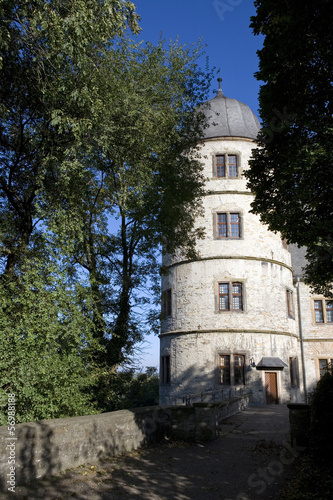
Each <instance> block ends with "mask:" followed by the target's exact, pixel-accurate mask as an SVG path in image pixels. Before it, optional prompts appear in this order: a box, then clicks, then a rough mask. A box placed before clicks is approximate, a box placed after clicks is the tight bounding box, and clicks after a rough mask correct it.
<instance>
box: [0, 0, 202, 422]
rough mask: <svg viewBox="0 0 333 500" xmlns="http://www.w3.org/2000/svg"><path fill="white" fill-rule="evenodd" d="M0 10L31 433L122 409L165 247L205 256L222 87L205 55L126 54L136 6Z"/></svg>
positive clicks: (8, 277) (1, 143)
mask: <svg viewBox="0 0 333 500" xmlns="http://www.w3.org/2000/svg"><path fill="white" fill-rule="evenodd" d="M0 8H1V9H2V10H1V14H2V18H1V21H0V57H1V61H2V67H1V73H2V78H1V83H0V99H1V101H0V102H1V105H0V129H1V133H0V151H1V152H0V201H1V205H0V211H1V214H0V215H1V218H0V259H1V271H2V275H1V276H0V295H1V297H2V298H3V305H2V309H1V310H0V321H1V322H2V325H3V328H2V330H1V331H0V335H1V339H2V340H3V343H2V346H1V350H0V370H1V372H2V374H5V376H4V378H3V380H4V382H3V385H2V390H3V391H5V392H15V393H16V392H17V393H19V394H20V395H21V396H20V398H21V399H20V401H21V403H20V404H21V406H20V409H19V418H20V419H21V420H24V419H35V418H50V417H57V416H65V415H76V414H78V413H85V412H91V411H95V410H105V409H111V408H115V407H116V406H115V402H112V401H116V400H117V394H119V393H120V392H123V393H124V391H126V387H127V385H126V380H122V376H120V375H119V373H118V372H117V367H118V365H119V364H120V363H122V362H124V361H125V360H127V359H128V357H129V356H130V355H133V352H134V346H135V344H136V342H138V341H139V340H140V339H142V337H143V335H144V333H145V331H146V330H147V328H148V324H149V328H152V326H151V319H152V318H153V316H154V315H153V314H151V313H150V312H149V311H148V312H147V314H146V313H145V312H144V309H145V307H148V305H149V304H148V303H149V301H150V300H152V302H154V300H157V299H156V297H157V295H156V293H155V295H154V292H156V289H157V288H156V279H157V277H158V272H159V252H160V250H161V246H162V245H164V248H165V249H166V250H167V251H168V252H170V253H172V252H174V251H176V249H177V248H180V247H181V248H183V251H185V252H187V254H188V255H191V256H192V257H193V255H194V242H195V239H196V237H197V236H198V235H200V230H197V229H195V228H194V225H193V221H194V218H195V215H196V213H197V211H198V210H199V209H200V203H199V199H200V195H201V194H202V189H203V181H204V180H203V177H202V175H201V165H200V163H199V161H198V158H197V157H196V156H197V155H196V147H197V143H198V140H199V138H200V136H201V131H202V127H203V126H204V123H203V121H202V120H203V117H202V116H201V115H200V114H199V113H197V112H196V104H197V103H198V102H200V101H202V100H204V98H205V97H206V96H205V93H206V91H207V90H208V88H209V83H210V74H209V73H208V72H207V71H206V72H202V71H201V70H200V69H199V68H198V66H197V65H196V62H195V61H196V58H197V57H198V55H199V54H200V53H201V48H200V46H199V47H192V48H186V47H182V46H180V45H179V44H178V43H173V44H171V45H170V47H169V48H168V49H165V48H164V45H163V42H162V41H161V42H160V43H159V44H158V45H157V46H156V47H154V46H152V45H151V44H146V45H144V46H140V45H139V46H138V45H135V44H134V43H133V42H131V41H129V40H128V39H126V38H125V37H122V36H119V37H118V38H117V41H115V39H114V37H115V36H118V35H122V33H123V32H124V30H125V28H126V26H129V27H130V28H131V29H132V30H133V31H134V32H135V31H137V29H138V28H137V23H136V20H137V19H136V15H135V12H134V6H133V5H132V4H131V3H130V2H123V1H120V0H119V1H117V0H108V1H104V2H96V1H86V0H85V1H83V0H82V1H81V0H79V1H76V2H74V1H73V0H68V1H65V2H64V1H62V2H60V1H59V2H57V1H50V2H44V1H38V0H36V1H34V2H32V1H23V2H22V3H20V5H18V3H17V2H13V1H12V2H11V1H6V2H3V3H2V4H1V7H0ZM126 23H127V24H126ZM25 296H26V297H27V300H26V302H25V299H24V297H25ZM149 296H151V297H152V299H150V298H149ZM29 308H31V314H29V313H28V311H29ZM143 312H144V313H143ZM138 313H139V314H138ZM140 314H141V318H140ZM155 316H156V315H155ZM9 354H11V357H10V356H9ZM18 367H19V368H18ZM59 381H61V386H62V389H63V391H64V392H66V394H65V395H64V396H63V397H62V398H61V396H60V385H59ZM119 381H120V382H122V384H120V386H121V385H122V390H120V391H118V389H117V390H114V387H115V386H117V387H118V386H119ZM117 391H118V392H117Z"/></svg>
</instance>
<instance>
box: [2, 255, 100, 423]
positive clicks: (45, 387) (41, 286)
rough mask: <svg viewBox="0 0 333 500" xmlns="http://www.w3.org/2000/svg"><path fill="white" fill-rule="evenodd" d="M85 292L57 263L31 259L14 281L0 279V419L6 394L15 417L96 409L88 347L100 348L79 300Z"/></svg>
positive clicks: (25, 418) (82, 300)
mask: <svg viewBox="0 0 333 500" xmlns="http://www.w3.org/2000/svg"><path fill="white" fill-rule="evenodd" d="M88 301H89V294H88V293H87V291H86V290H84V289H83V288H82V287H80V286H78V285H75V284H71V283H69V282H68V280H67V279H66V275H65V273H61V272H59V265H58V264H57V263H55V262H53V263H52V262H50V261H49V262H48V264H47V265H46V264H45V262H37V261H35V262H33V263H32V262H31V261H29V263H27V265H25V266H22V274H21V275H20V276H18V277H17V281H16V282H13V281H10V280H9V279H7V277H6V276H3V277H2V278H1V280H0V379H1V392H0V396H1V397H0V400H1V404H2V407H1V412H0V421H1V424H2V425H4V424H5V423H6V422H7V418H6V403H7V401H6V394H8V393H14V394H15V395H16V411H17V414H16V418H17V422H26V421H32V420H38V419H46V418H58V417H65V416H75V415H82V414H87V413H94V412H95V411H96V410H95V408H94V405H92V404H91V401H90V400H91V396H90V394H89V389H91V387H92V382H93V381H92V377H91V372H92V369H91V366H90V365H91V352H92V351H94V350H95V349H98V346H96V343H95V341H94V339H93V337H92V333H91V332H92V331H93V329H92V322H91V321H89V318H87V317H86V315H85V314H84V310H83V308H82V304H83V303H86V304H87V302H88Z"/></svg>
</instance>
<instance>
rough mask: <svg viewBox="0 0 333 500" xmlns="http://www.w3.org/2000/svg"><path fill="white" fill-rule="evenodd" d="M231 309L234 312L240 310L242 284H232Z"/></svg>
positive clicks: (241, 306) (241, 307)
mask: <svg viewBox="0 0 333 500" xmlns="http://www.w3.org/2000/svg"><path fill="white" fill-rule="evenodd" d="M232 308H233V309H235V310H242V309H243V305H242V284H241V283H233V284H232Z"/></svg>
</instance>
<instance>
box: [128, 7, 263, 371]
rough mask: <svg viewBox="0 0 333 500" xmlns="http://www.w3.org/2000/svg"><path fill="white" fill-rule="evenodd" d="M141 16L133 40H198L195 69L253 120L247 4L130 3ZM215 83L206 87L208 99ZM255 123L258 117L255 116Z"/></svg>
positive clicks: (253, 53)
mask: <svg viewBox="0 0 333 500" xmlns="http://www.w3.org/2000/svg"><path fill="white" fill-rule="evenodd" d="M133 2H134V4H135V5H136V10H137V13H138V14H139V15H140V16H141V21H140V26H141V28H142V32H141V33H140V35H139V36H138V37H137V38H138V39H139V40H144V41H149V42H151V43H157V41H158V39H159V36H160V33H162V35H163V38H165V39H166V41H167V42H168V41H169V40H170V39H172V40H175V39H176V38H177V36H178V37H179V41H180V42H181V43H182V44H189V45H191V44H192V43H193V42H197V41H198V40H199V39H200V38H202V42H203V44H205V45H206V49H205V56H204V57H202V58H201V59H200V60H199V61H198V64H200V65H201V66H202V67H205V63H206V57H208V58H209V66H210V68H213V67H216V71H217V70H218V69H219V68H221V77H222V78H223V82H222V89H223V92H224V94H225V95H226V96H227V97H232V98H234V99H238V100H239V101H242V102H244V103H245V104H247V105H248V106H250V108H251V109H252V111H254V113H256V115H257V116H258V106H259V104H258V92H259V86H260V82H258V81H257V80H256V78H255V77H254V73H255V72H256V71H257V70H258V56H257V50H258V49H260V48H261V46H262V38H261V37H258V36H254V35H253V33H252V30H251V29H250V28H249V24H250V17H251V16H252V15H255V8H254V5H253V1H252V0H133ZM217 88H218V83H217V81H215V82H214V83H213V86H212V88H211V93H210V98H212V97H214V95H215V91H216V90H217ZM258 118H259V116H258ZM158 347H159V339H158V337H154V336H149V337H148V338H147V344H146V345H144V346H143V351H142V353H141V356H140V364H141V365H142V366H143V367H145V366H156V367H157V366H158V364H159V350H158Z"/></svg>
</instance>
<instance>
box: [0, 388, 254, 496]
mask: <svg viewBox="0 0 333 500" xmlns="http://www.w3.org/2000/svg"><path fill="white" fill-rule="evenodd" d="M248 404H249V397H248V396H242V397H237V398H233V399H230V400H226V401H222V402H220V403H195V404H194V405H193V406H151V407H145V408H135V409H133V410H120V411H115V412H110V413H102V414H99V415H87V416H84V417H72V418H59V419H55V420H43V421H40V422H32V423H27V424H19V425H17V426H16V429H15V436H9V432H8V428H7V427H0V488H1V489H2V490H4V489H5V490H7V487H8V484H7V481H8V480H9V479H12V480H13V477H14V475H15V483H16V484H24V483H28V482H31V481H33V480H35V479H36V478H38V477H42V476H45V475H52V474H55V473H57V472H60V471H62V470H65V469H69V468H72V467H77V466H79V465H81V464H83V463H96V461H98V460H101V459H103V458H106V457H110V456H115V455H120V454H122V453H125V452H129V451H132V450H135V449H137V448H139V447H142V446H146V445H148V444H150V443H152V442H156V441H159V440H161V439H163V438H164V437H169V438H171V439H182V440H188V441H205V440H211V439H215V438H217V437H218V424H219V423H220V421H221V420H223V419H224V418H226V417H228V416H231V415H233V414H235V413H237V412H239V411H241V410H242V409H244V408H245V407H246V406H248ZM13 459H14V460H15V463H14V465H11V464H13V462H11V464H10V460H13ZM10 467H14V469H10ZM13 472H14V474H13ZM10 474H11V476H10Z"/></svg>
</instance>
